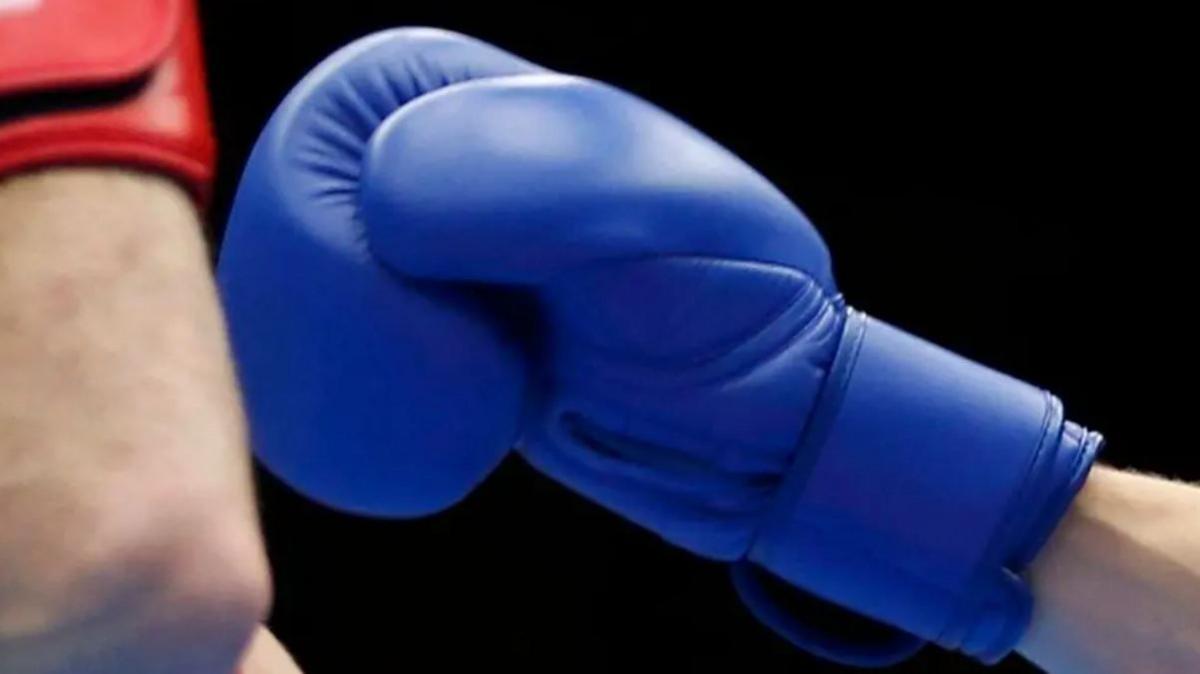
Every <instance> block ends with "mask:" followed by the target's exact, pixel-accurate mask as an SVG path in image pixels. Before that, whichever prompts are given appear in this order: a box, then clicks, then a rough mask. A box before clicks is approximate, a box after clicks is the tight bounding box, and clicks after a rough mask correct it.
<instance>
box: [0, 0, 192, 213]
mask: <svg viewBox="0 0 1200 674" xmlns="http://www.w3.org/2000/svg"><path fill="white" fill-rule="evenodd" d="M198 24H199V22H198V20H197V16H196V7H195V5H194V3H193V2H192V0H102V1H101V0H0V176H3V175H4V174H6V173H11V172H13V171H16V170H20V169H28V168H34V167H38V166H47V165H60V164H122V165H129V166H135V167H141V168H145V169H149V170H153V171H158V172H161V173H165V174H168V175H171V176H173V177H175V178H177V179H178V180H180V181H181V182H182V183H183V184H184V185H185V186H186V187H187V188H188V189H189V190H190V191H191V193H192V195H193V196H194V197H195V198H196V199H197V201H199V202H200V203H204V202H205V201H206V200H207V199H208V195H209V190H210V187H211V182H212V176H213V166H214V162H215V155H216V143H215V141H214V140H213V133H212V123H211V121H210V119H209V111H208V93H207V90H206V89H205V82H204V63H203V57H202V53H201V45H200V35H199V25H198Z"/></svg>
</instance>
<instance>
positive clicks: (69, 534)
mask: <svg viewBox="0 0 1200 674" xmlns="http://www.w3.org/2000/svg"><path fill="white" fill-rule="evenodd" d="M0 372H2V373H3V377H2V381H0V523H3V524H0V559H3V560H4V563H3V564H2V565H0V670H3V671H5V672H58V671H72V672H109V671H114V672H115V671H142V672H158V671H171V672H192V671H196V672H201V671H204V672H219V671H222V668H224V669H225V670H226V671H228V669H229V668H231V667H232V665H233V663H235V662H236V661H237V656H238V652H239V651H240V650H241V648H242V647H243V646H244V644H245V641H246V640H247V639H248V638H249V637H250V635H251V633H252V629H253V626H254V623H255V622H256V621H257V619H258V618H259V617H260V615H259V614H261V612H262V611H263V607H264V605H265V602H266V593H267V580H266V570H265V563H264V561H263V555H262V550H261V543H260V541H259V537H258V533H257V527H256V525H255V517H254V509H253V502H252V497H251V487H250V478H249V470H248V460H247V458H246V451H245V441H244V431H243V422H242V418H241V414H240V411H239V402H238V398H237V394H236V389H235V388H234V384H233V377H232V372H231V368H230V365H229V359H228V355H227V353H226V347H225V335H224V330H223V325H222V322H221V318H220V313H219V311H218V307H217V302H216V299H215V292H214V289H213V286H212V282H211V279H210V274H209V272H208V268H207V261H206V256H205V252H204V246H203V242H202V237H201V233H200V231H199V228H198V225H197V222H196V215H195V213H194V210H193V209H192V207H191V205H190V203H189V202H188V200H187V198H186V196H185V195H184V194H183V192H182V190H180V189H179V188H178V187H176V186H175V185H174V184H173V183H171V182H170V181H168V180H166V179H160V178H155V177H151V176H146V175H141V174H135V173H128V172H123V171H118V170H104V169H59V170H53V171H48V172H45V173H39V174H30V175H26V176H21V177H18V178H14V179H10V180H6V181H4V182H0ZM110 667H111V669H110ZM119 667H123V669H119Z"/></svg>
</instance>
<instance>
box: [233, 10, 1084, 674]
mask: <svg viewBox="0 0 1200 674" xmlns="http://www.w3.org/2000/svg"><path fill="white" fill-rule="evenodd" d="M219 277H220V282H221V287H222V292H223V296H224V298H225V302H226V306H227V309H228V313H229V320H230V323H231V332H232V335H233V341H234V347H235V350H236V355H237V360H238V365H239V369H240V373H241V376H242V380H243V384H244V387H245V391H246V396H247V403H248V408H249V410H250V416H251V422H252V429H253V437H254V442H255V447H256V451H257V452H258V454H259V456H260V457H261V458H262V460H263V461H264V462H265V463H266V465H267V466H268V467H269V468H271V469H272V470H273V471H275V472H276V473H277V474H279V475H280V476H281V477H283V478H284V479H285V480H287V481H288V482H289V483H291V484H292V485H293V486H295V487H297V488H298V489H300V490H301V491H304V492H305V493H307V494H309V495H311V496H313V497H314V498H317V499H319V500H322V501H323V502H325V503H328V504H330V505H333V506H336V507H340V508H345V509H349V510H353V511H356V512H364V513H370V514H376V515H400V516H409V515H419V514H423V513H427V512H432V511H435V510H437V509H440V508H444V507H446V506H448V505H450V504H451V503H453V502H454V501H456V500H457V499H459V498H462V497H463V496H464V495H465V494H466V493H468V492H469V490H470V489H471V488H472V487H473V486H474V485H475V484H477V483H478V482H479V481H480V480H481V479H483V478H484V477H485V476H486V474H487V473H488V471H490V470H491V468H492V467H494V466H495V465H496V463H497V462H498V461H499V460H500V458H501V457H502V456H503V455H504V454H505V453H506V451H507V449H508V448H509V447H510V446H511V445H514V444H515V445H516V446H517V447H518V449H519V451H520V452H521V454H522V455H523V456H524V457H525V458H526V459H527V460H528V461H529V462H530V463H531V464H532V465H534V466H535V467H536V468H538V469H539V470H541V471H542V472H544V473H545V474H546V475H548V476H550V477H552V478H553V479H555V480H558V481H560V482H562V483H563V484H565V485H567V486H568V487H570V488H572V489H574V490H576V491H577V492H579V493H580V494H582V495H584V496H585V497H587V498H589V499H592V500H594V501H596V502H597V503H600V504H602V505H604V506H605V507H607V508H609V509H611V510H613V511H614V512H616V513H619V514H620V515H622V516H624V517H627V518H628V519H630V520H631V521H634V522H636V523H638V524H640V525H642V526H644V527H646V528H648V529H650V530H652V531H654V532H656V533H657V534H659V535H660V536H662V537H663V538H664V539H666V540H667V541H670V542H671V543H674V544H676V545H679V546H682V547H684V548H686V549H688V550H691V551H692V552H694V553H696V554H698V555H702V556H705V557H708V558H711V559H717V560H723V561H728V562H731V563H734V570H735V573H734V578H735V584H736V585H737V587H738V589H739V591H740V592H741V594H742V596H743V598H744V599H745V600H746V601H747V603H748V605H749V606H750V608H751V610H752V611H753V612H754V613H755V614H756V615H758V616H759V617H760V618H762V619H763V621H764V622H765V623H767V624H768V625H770V626H772V627H773V628H775V629H776V630H778V631H780V632H781V633H782V634H784V635H785V636H786V637H788V638H790V639H791V640H792V641H793V642H795V643H797V644H798V645H800V646H801V647H804V648H808V649H809V650H812V651H813V652H816V653H819V654H821V655H824V656H826V657H830V658H833V659H836V660H840V661H843V662H849V663H856V664H864V665H880V664H887V663H890V662H894V661H896V660H899V659H902V658H904V657H907V656H908V655H910V654H911V653H912V652H913V651H914V650H915V649H916V648H919V647H920V645H921V644H922V643H923V642H924V641H934V642H937V643H939V644H940V645H942V646H945V647H948V648H958V649H962V650H964V651H966V652H968V653H971V654H972V655H975V656H977V657H979V658H981V659H984V660H987V661H993V660H995V659H997V658H999V657H1001V656H1003V655H1004V654H1005V653H1007V652H1008V651H1009V650H1010V649H1011V648H1012V647H1013V645H1014V644H1015V643H1016V640H1017V639H1018V638H1019V636H1020V634H1021V632H1022V631H1023V629H1024V627H1025V624H1026V623H1027V621H1028V615H1029V610H1030V605H1031V603H1030V602H1031V597H1030V596H1029V591H1028V589H1027V587H1026V586H1025V584H1024V583H1023V581H1021V579H1020V578H1019V573H1020V572H1021V571H1022V570H1023V568H1024V567H1025V565H1027V564H1028V562H1029V561H1030V560H1031V559H1032V558H1033V556H1034V555H1035V554H1036V552H1037V550H1038V549H1039V548H1040V546H1041V544H1042V543H1043V542H1044V541H1045V539H1046V537H1047V536H1048V535H1049V533H1050V531H1051V529H1052V528H1053V526H1054V524H1055V523H1056V522H1057V521H1058V519H1059V518H1060V517H1061V515H1062V514H1063V512H1064V511H1065V509H1066V507H1067V505H1068V504H1069V502H1070V499H1071V497H1072V496H1073V495H1074V493H1075V492H1076V491H1077V490H1078V488H1079V487H1080V485H1081V484H1082V481H1083V479H1084V477H1085V476H1086V473H1087V468H1088V467H1089V466H1090V465H1091V463H1092V461H1093V460H1094V456H1095V451H1096V450H1097V448H1098V447H1099V444H1100V438H1099V436H1098V435H1096V434H1090V433H1086V432H1084V431H1082V429H1079V428H1078V427H1077V426H1074V425H1071V424H1068V423H1067V422H1065V421H1064V419H1063V416H1062V409H1061V405H1060V404H1059V403H1058V401H1057V399H1056V398H1054V397H1053V396H1051V395H1049V394H1048V393H1046V392H1044V391H1040V390H1038V389H1036V388H1034V387H1032V386H1029V385H1027V384H1024V383H1021V382H1019V381H1016V380H1014V379H1012V378H1010V377H1007V376H1005V375H1002V374H999V373H997V372H994V371H992V370H989V369H987V368H984V367H982V366H980V365H977V364H975V363H972V362H970V361H968V360H965V359H963V358H960V357H958V356H955V355H953V354H951V353H949V352H946V351H944V350H942V349H939V348H937V347H935V346H933V345H931V344H928V343H927V342H924V341H921V340H919V339H917V338H915V337H912V336H910V335H907V334H905V333H903V332H902V331H899V330H896V329H895V328H892V327H890V326H888V325H886V324H884V323H881V322H878V321H874V320H872V319H868V318H866V317H865V316H863V315H862V314H859V313H857V312H854V311H852V310H849V309H848V308H847V306H846V304H845V302H844V300H843V299H842V297H841V296H840V294H839V293H838V290H837V287H836V285H835V283H834V280H833V275H832V271H831V264H830V260H829V255H828V252H827V250H826V248H825V246H824V244H823V243H822V242H821V239H820V237H819V235H818V234H817V232H816V230H815V229H814V228H813V227H812V226H811V225H810V223H809V222H808V221H807V219H806V218H805V217H804V215H803V214H802V213H801V212H800V211H799V210H798V209H797V208H796V207H795V206H794V205H793V204H792V203H791V202H790V201H789V200H788V199H787V198H786V196H784V195H783V194H781V193H780V192H779V191H778V190H777V189H776V188H775V187H774V186H772V185H771V183H770V182H769V181H768V180H766V179H765V178H764V177H762V176H761V175H759V174H758V173H757V172H755V171H754V170H753V169H752V168H751V167H749V166H747V165H746V164H745V163H744V162H742V161H741V160H739V159H738V158H737V157H735V156H733V155H732V154H730V153H729V152H728V151H727V150H725V149H724V148H722V147H720V146H719V145H717V144H716V143H714V142H713V141H712V140H710V139H708V138H707V137H705V136H703V135H702V134H700V133H699V132H697V131H696V130H694V129H692V128H691V127H689V126H687V125H686V124H684V123H683V122H681V121H679V120H677V119H675V118H674V117H672V116H670V115H669V114H667V113H665V112H663V111H662V110H659V109H658V108H655V107H654V106H653V105H651V104H649V103H646V102H645V101H642V100H640V99H638V98H636V97H634V96H631V95H629V94H626V93H624V92H622V91H620V90H617V89H615V88H612V87H610V86H607V85H604V84H601V83H598V82H594V81H591V80H586V79H581V78H576V77H570V76H565V75H558V74H554V73H549V72H547V71H545V70H543V69H541V68H539V67H537V66H534V65H531V64H529V63H527V62H525V61H522V60H520V59H517V58H516V57H513V56H511V55H508V54H506V53H504V52H501V51H499V50H496V49H495V48H492V47H489V46H487V45H483V44H482V43H479V42H476V41H474V40H471V39H469V38H464V37H462V36H457V35H454V34H450V33H441V32H435V31H428V30H415V31H412V30H408V31H406V30H401V31H392V32H388V33H384V34H380V35H377V36H373V37H371V38H367V39H365V40H363V41H361V42H359V43H356V44H355V45H352V46H350V47H348V48H347V49H345V50H343V51H342V52H339V53H338V54H336V55H334V56H333V57H331V59H330V60H329V61H327V62H326V63H324V64H322V65H321V66H320V67H318V68H317V69H316V70H315V71H314V72H313V73H312V74H310V75H309V76H308V77H306V78H305V80H304V81H302V82H301V83H300V85H298V86H297V88H296V89H295V90H294V91H293V92H292V93H291V94H290V95H289V96H288V98H287V99H286V100H285V101H284V102H283V104H282V105H281V107H280V108H279V110H278V111H277V112H276V114H275V116H274V117H273V118H272V120H271V122H270V123H269V124H268V126H267V128H266V130H265V131H264V132H263V135H262V137H261V139H260V140H259V143H258V145H257V146H256V148H255V151H254V153H253V155H252V157H251V159H250V162H249V165H248V166H247V168H246V173H245V176H244V178H243V181H242V185H241V189H240V190H239V193H238V197H237V200H236V203H235V207H234V212H233V216H232V218H231V221H230V225H229V229H228V233H227V237H226V241H225V244H224V248H223V254H222V258H221V263H220V273H219ZM763 574H767V575H768V576H771V577H774V578H778V579H782V580H783V581H786V583H787V584H790V586H792V587H794V588H795V590H794V591H795V592H796V593H804V594H806V595H811V596H814V597H819V598H821V599H823V600H825V601H827V602H830V603H833V604H837V605H839V606H842V607H845V608H848V609H850V610H852V611H855V612H857V613H859V614H862V615H863V616H865V617H867V618H870V619H873V620H875V621H877V622H878V623H879V624H880V627H879V628H878V629H874V630H867V631H864V632H862V633H857V632H856V633H852V634H830V633H823V632H821V630H819V629H815V628H813V625H814V624H815V623H816V622H819V621H817V620H816V619H815V617H814V616H812V615H806V614H804V613H803V612H801V611H798V610H796V609H793V608H791V607H792V604H791V603H789V602H788V600H787V597H785V596H781V591H780V590H779V589H778V588H774V587H773V588H768V587H766V585H764V584H763V582H762V581H761V578H762V575H763ZM785 587H786V586H785ZM789 591H790V590H786V589H785V590H783V591H782V594H786V593H787V592H789Z"/></svg>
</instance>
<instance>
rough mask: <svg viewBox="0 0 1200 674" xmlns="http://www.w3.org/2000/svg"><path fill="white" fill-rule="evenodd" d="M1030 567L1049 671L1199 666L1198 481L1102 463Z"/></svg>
mask: <svg viewBox="0 0 1200 674" xmlns="http://www.w3.org/2000/svg"><path fill="white" fill-rule="evenodd" d="M1032 577H1033V582H1034V586H1035V591H1036V594H1037V597H1038V600H1039V603H1038V607H1037V609H1036V611H1035V615H1034V622H1033V625H1032V628H1031V629H1030V631H1029V633H1028V635H1027V637H1026V639H1025V640H1024V642H1023V643H1022V645H1021V651H1022V652H1023V653H1024V654H1025V655H1026V656H1027V657H1029V658H1030V659H1031V660H1033V661H1034V662H1036V663H1038V664H1039V665H1041V666H1042V667H1043V668H1045V669H1046V670H1047V671H1049V672H1052V673H1053V674H1109V673H1112V674H1117V673H1122V674H1123V673H1127V672H1140V673H1142V674H1177V673H1178V672H1195V671H1200V489H1197V488H1195V487H1192V486H1189V485H1184V484H1180V483H1176V482H1171V481H1168V480H1163V479H1158V478H1152V477H1147V476H1142V475H1135V474H1129V473H1121V472H1118V471H1115V470H1111V469H1105V468H1098V469H1097V470H1096V471H1095V473H1093V475H1092V477H1091V478H1090V479H1089V481H1088V484H1087V485H1086V486H1085V488H1084V490H1083V491H1082V492H1081V493H1080V495H1079V498H1078V500H1077V501H1076V504H1075V505H1074V506H1073V508H1072V511H1071V512H1070V513H1069V514H1068V516H1067V518H1066V519H1065V520H1064V522H1063V524H1062V525H1061V526H1060V527H1059V530H1058V531H1057V532H1056V533H1055V535H1054V537H1053V539H1052V540H1051V542H1050V544H1049V546H1048V547H1047V549H1046V550H1045V551H1044V552H1043V554H1042V556H1041V558H1040V559H1039V560H1038V561H1037V563H1036V564H1035V566H1034V569H1033V571H1032Z"/></svg>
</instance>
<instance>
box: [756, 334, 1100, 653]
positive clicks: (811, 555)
mask: <svg viewBox="0 0 1200 674" xmlns="http://www.w3.org/2000/svg"><path fill="white" fill-rule="evenodd" d="M1102 443H1103V440H1102V438H1101V437H1100V436H1099V434H1096V433H1092V432H1088V431H1085V430H1083V429H1082V428H1080V427H1079V426H1077V425H1075V424H1073V423H1070V422H1067V421H1065V420H1064V418H1063V412H1062V405H1061V403H1060V402H1059V400H1058V399H1057V398H1056V397H1054V396H1053V395H1051V394H1049V393H1047V392H1046V391H1043V390H1040V389H1037V388H1035V387H1033V386H1030V385H1028V384H1025V383H1023V382H1020V381H1018V380H1016V379H1013V378H1011V377H1008V376H1006V375H1004V374H1001V373H999V372H996V371H994V370H991V369H988V368H986V367H983V366H981V365H979V364H977V363H974V362H972V361H969V360H967V359H965V358H962V357H960V356H957V355H955V354H953V353H951V352H949V351H946V350H944V349H941V348H939V347H937V346H935V345H933V344H930V343H928V342H925V341H924V340H921V339H919V338H917V337H915V336H913V335H910V334H908V333H905V332H903V331H901V330H898V329H896V328H894V327H892V326H890V325H887V324H886V323H882V322H879V321H876V320H873V319H870V318H868V317H866V316H865V315H863V314H860V313H857V312H854V311H851V312H850V314H849V316H848V318H847V322H846V329H845V332H844V334H843V337H842V344H841V346H840V348H839V353H838V356H837V358H836V360H835V362H834V365H833V367H832V368H831V370H830V374H829V376H828V380H827V383H826V385H825V387H824V391H823V392H822V395H821V399H820V401H819V402H818V405H817V408H816V410H815V411H814V414H813V417H812V419H811V420H810V422H809V424H808V428H807V429H806V432H805V439H804V441H803V443H802V446H801V449H800V451H799V452H798V455H797V456H798V459H797V462H796V465H795V467H794V468H793V471H792V473H791V475H789V477H788V478H787V479H786V480H785V483H784V485H783V487H782V488H781V490H780V493H779V496H778V498H777V499H776V501H775V502H774V505H773V507H772V511H771V513H770V514H769V516H768V517H767V519H766V521H765V523H764V526H763V527H762V528H761V529H760V531H759V534H758V537H757V539H756V540H755V542H754V545H753V546H752V548H751V550H750V553H749V555H748V559H749V561H751V562H754V563H756V564H757V565H759V566H761V567H762V568H764V569H766V570H768V571H770V572H771V573H772V574H773V575H775V576H778V577H779V578H782V579H783V580H786V581H787V582H788V583H790V584H792V585H795V586H797V587H799V588H803V589H804V590H805V591H808V592H812V593H813V594H815V595H817V596H819V597H820V598H822V599H825V600H827V601H829V602H832V603H835V604H838V605H841V606H844V607H846V608H849V609H851V610H853V611H855V612H858V613H860V614H862V615H864V616H867V617H870V618H873V619H875V620H878V621H880V622H882V623H885V624H886V625H891V626H894V627H895V628H898V629H899V630H902V631H904V632H907V633H909V634H912V635H915V636H916V637H919V638H920V639H923V640H926V641H933V642H936V643H938V644H939V645H941V646H943V647H946V648H952V649H958V650H962V651H964V652H966V653H968V654H970V655H972V656H974V657H976V658H979V659H980V660H983V661H986V662H994V661H997V660H999V659H1000V658H1002V657H1004V656H1005V655H1007V654H1008V653H1009V652H1010V651H1011V650H1012V649H1013V648H1014V647H1015V645H1016V643H1017V641H1018V640H1019V639H1020V636H1021V635H1022V633H1023V632H1024V631H1025V629H1026V627H1027V625H1028V622H1029V618H1030V615H1031V611H1032V596H1031V594H1030V590H1029V588H1028V586H1027V584H1026V583H1025V582H1024V581H1023V580H1022V579H1021V578H1020V577H1019V574H1020V573H1021V572H1022V571H1023V570H1024V568H1025V567H1026V566H1027V565H1028V564H1029V562H1030V561H1031V560H1032V559H1033V557H1034V556H1035V555H1036V554H1037V552H1038V550H1040V549H1041V547H1042V545H1043V544H1044V543H1045V541H1046V539H1047V538H1048V537H1049V535H1050V533H1051V532H1052V531H1053V529H1054V526H1055V525H1056V524H1057V522H1058V521H1059V520H1060V519H1061V517H1062V515H1063V514H1064V513H1065V511H1066V509H1067V507H1068V505H1069V504H1070V502H1071V500H1072V499H1073V497H1074V495H1075V493H1076V492H1077V491H1078V490H1079V488H1080V487H1081V486H1082V484H1083V481H1084V479H1085V478H1086V476H1087V473H1088V470H1089V468H1090V467H1091V465H1092V463H1093V462H1094V460H1095V457H1096V453H1097V451H1098V450H1099V448H1100V446H1101V445H1102ZM743 594H744V595H745V593H743ZM748 601H749V602H750V603H751V608H752V609H753V610H755V612H756V613H758V614H759V615H763V613H764V612H768V611H769V610H770V609H764V608H763V607H762V606H761V604H762V599H761V597H760V598H759V599H758V600H757V601H756V600H755V599H754V598H750V599H748ZM755 603H758V604H760V606H755V605H754V604H755ZM776 622H778V621H776ZM785 636H787V635H786V634H785ZM800 645H801V646H804V644H800ZM848 659H853V654H852V653H851V654H850V657H849V658H848Z"/></svg>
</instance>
